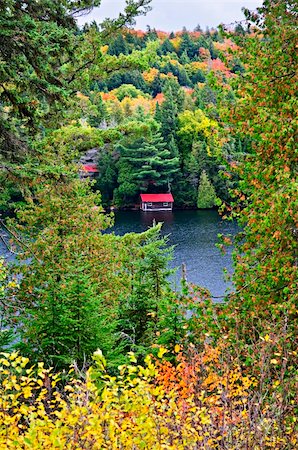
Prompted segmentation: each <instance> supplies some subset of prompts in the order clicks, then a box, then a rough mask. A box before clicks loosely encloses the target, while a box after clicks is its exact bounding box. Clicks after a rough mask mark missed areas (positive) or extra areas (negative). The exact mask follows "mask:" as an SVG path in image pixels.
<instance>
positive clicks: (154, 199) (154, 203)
mask: <svg viewBox="0 0 298 450" xmlns="http://www.w3.org/2000/svg"><path fill="white" fill-rule="evenodd" d="M173 203H174V199H173V196H172V194H141V205H140V208H141V210H142V211H172V209H173Z"/></svg>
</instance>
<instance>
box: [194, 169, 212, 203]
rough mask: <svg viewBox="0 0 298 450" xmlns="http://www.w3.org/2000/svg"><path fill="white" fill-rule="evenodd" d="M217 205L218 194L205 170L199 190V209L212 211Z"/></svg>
mask: <svg viewBox="0 0 298 450" xmlns="http://www.w3.org/2000/svg"><path fill="white" fill-rule="evenodd" d="M215 205H216V193H215V189H214V187H213V185H212V183H211V182H210V181H209V179H208V176H207V174H206V172H205V170H203V172H202V174H201V177H200V182H199V188H198V199H197V207H198V208H199V209H210V208H213V206H215Z"/></svg>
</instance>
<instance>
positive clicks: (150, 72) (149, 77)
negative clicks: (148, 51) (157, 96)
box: [142, 67, 159, 83]
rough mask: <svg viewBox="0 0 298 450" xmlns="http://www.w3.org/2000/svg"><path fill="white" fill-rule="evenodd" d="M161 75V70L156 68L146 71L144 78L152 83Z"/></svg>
mask: <svg viewBox="0 0 298 450" xmlns="http://www.w3.org/2000/svg"><path fill="white" fill-rule="evenodd" d="M158 74H159V70H158V69H156V68H155V67H152V68H151V69H149V70H146V71H145V72H143V74H142V75H143V78H144V80H145V81H146V82H147V83H152V82H153V80H154V78H155V77H157V75H158Z"/></svg>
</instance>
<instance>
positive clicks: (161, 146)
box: [117, 133, 179, 201]
mask: <svg viewBox="0 0 298 450" xmlns="http://www.w3.org/2000/svg"><path fill="white" fill-rule="evenodd" d="M117 150H118V151H119V152H120V160H119V162H118V169H119V177H118V183H119V188H118V189H117V196H118V198H119V196H122V198H123V199H125V197H126V200H127V198H130V199H131V201H133V197H134V196H136V195H137V194H138V193H139V192H140V191H143V192H146V191H148V190H149V191H156V190H157V189H158V190H160V189H162V190H166V189H167V187H168V183H170V182H171V181H172V180H173V177H174V175H175V173H176V172H177V171H178V170H179V159H178V157H177V156H174V155H172V154H171V151H170V150H169V149H168V148H167V144H166V143H165V142H164V140H163V139H162V137H161V135H160V134H159V133H158V134H155V135H154V136H153V137H152V139H150V140H149V141H147V140H145V139H139V140H137V141H134V142H132V143H130V144H128V145H118V146H117ZM128 189H129V191H128Z"/></svg>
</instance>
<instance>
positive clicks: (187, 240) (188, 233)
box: [112, 210, 238, 297]
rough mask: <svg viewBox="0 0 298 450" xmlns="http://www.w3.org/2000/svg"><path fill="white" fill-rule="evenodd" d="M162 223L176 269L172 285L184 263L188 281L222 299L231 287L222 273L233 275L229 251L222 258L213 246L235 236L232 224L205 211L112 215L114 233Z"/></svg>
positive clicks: (145, 228) (236, 228)
mask: <svg viewBox="0 0 298 450" xmlns="http://www.w3.org/2000/svg"><path fill="white" fill-rule="evenodd" d="M154 219H155V220H156V221H157V222H163V227H162V234H163V235H168V237H169V245H175V249H174V259H173V261H172V262H171V267H175V268H177V272H176V274H175V275H174V277H173V280H172V282H173V285H174V287H175V288H177V289H179V285H180V279H181V265H182V263H185V264H186V269H187V280H188V281H190V282H192V283H195V284H198V285H200V286H202V287H205V288H207V289H209V290H210V292H211V294H212V296H214V297H220V296H223V295H224V294H225V292H226V290H227V289H228V288H230V287H231V285H230V284H229V283H227V282H226V281H225V279H224V274H223V270H224V268H226V269H227V270H228V272H229V273H232V260H231V250H230V251H228V252H227V253H226V254H225V255H222V254H221V252H220V251H219V249H218V248H217V247H216V246H215V244H216V243H217V242H218V234H219V233H221V234H232V235H235V234H236V233H237V231H238V227H237V225H236V224H235V223H233V222H229V221H223V220H222V219H221V218H220V216H219V215H218V213H217V212H216V211H213V210H207V211H173V212H168V211H166V212H165V211H159V212H142V211H120V212H117V213H116V214H115V226H114V227H113V229H112V230H113V231H114V232H115V234H119V235H123V234H125V233H129V232H142V231H145V230H147V229H148V227H150V226H151V225H152V222H153V220H154Z"/></svg>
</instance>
